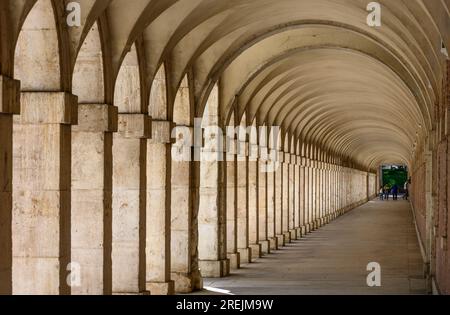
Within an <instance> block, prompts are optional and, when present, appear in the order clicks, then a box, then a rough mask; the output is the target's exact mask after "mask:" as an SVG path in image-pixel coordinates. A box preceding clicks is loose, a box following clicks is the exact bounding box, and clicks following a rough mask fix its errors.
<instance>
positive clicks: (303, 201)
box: [298, 157, 307, 236]
mask: <svg viewBox="0 0 450 315" xmlns="http://www.w3.org/2000/svg"><path fill="white" fill-rule="evenodd" d="M298 160H299V164H300V165H299V174H300V175H299V178H300V184H299V186H300V187H299V190H300V192H299V196H300V200H299V201H300V229H301V232H302V236H304V235H306V233H307V231H306V217H307V216H306V192H307V190H306V178H305V176H306V175H305V174H306V172H305V162H306V160H305V158H304V157H299V158H298Z"/></svg>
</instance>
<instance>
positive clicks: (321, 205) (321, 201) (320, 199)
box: [316, 161, 326, 227]
mask: <svg viewBox="0 0 450 315" xmlns="http://www.w3.org/2000/svg"><path fill="white" fill-rule="evenodd" d="M317 170H318V183H319V185H318V187H319V189H318V191H317V195H316V198H317V205H318V210H319V215H318V218H317V225H318V227H321V226H322V225H323V218H324V216H325V193H326V192H325V177H324V167H323V162H322V161H318V166H317Z"/></svg>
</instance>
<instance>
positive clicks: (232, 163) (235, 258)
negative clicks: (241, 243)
mask: <svg viewBox="0 0 450 315" xmlns="http://www.w3.org/2000/svg"><path fill="white" fill-rule="evenodd" d="M228 141H229V148H228V150H227V152H226V159H227V162H226V163H227V164H226V168H227V171H226V172H227V176H226V182H227V192H226V195H227V202H226V207H227V257H228V259H229V260H230V268H232V269H238V268H240V266H241V262H240V256H239V252H238V247H237V190H236V189H237V167H236V165H237V156H236V152H237V148H236V140H235V139H228Z"/></svg>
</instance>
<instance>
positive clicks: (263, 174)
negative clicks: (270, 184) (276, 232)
mask: <svg viewBox="0 0 450 315" xmlns="http://www.w3.org/2000/svg"><path fill="white" fill-rule="evenodd" d="M259 150H260V158H259V160H258V166H259V167H258V172H259V174H258V220H259V244H261V253H262V254H269V253H270V242H269V238H268V221H267V216H268V213H267V212H268V211H267V175H268V174H267V171H268V168H267V160H268V151H267V148H266V147H260V148H259Z"/></svg>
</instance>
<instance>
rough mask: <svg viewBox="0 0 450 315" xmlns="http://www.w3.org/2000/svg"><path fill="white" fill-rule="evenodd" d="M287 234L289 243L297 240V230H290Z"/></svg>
mask: <svg viewBox="0 0 450 315" xmlns="http://www.w3.org/2000/svg"><path fill="white" fill-rule="evenodd" d="M289 233H290V237H291V241H294V240H297V239H298V234H297V229H292V230H290V231H289Z"/></svg>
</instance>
